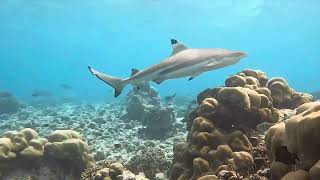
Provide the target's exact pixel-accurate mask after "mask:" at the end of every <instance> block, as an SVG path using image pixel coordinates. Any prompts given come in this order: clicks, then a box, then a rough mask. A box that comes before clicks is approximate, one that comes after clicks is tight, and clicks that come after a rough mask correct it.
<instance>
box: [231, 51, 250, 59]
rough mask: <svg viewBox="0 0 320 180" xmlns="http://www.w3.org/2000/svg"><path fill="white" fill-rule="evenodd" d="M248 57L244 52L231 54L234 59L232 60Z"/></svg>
mask: <svg viewBox="0 0 320 180" xmlns="http://www.w3.org/2000/svg"><path fill="white" fill-rule="evenodd" d="M247 56H248V54H247V53H245V52H239V51H238V52H233V53H232V57H234V58H239V59H241V58H244V57H247Z"/></svg>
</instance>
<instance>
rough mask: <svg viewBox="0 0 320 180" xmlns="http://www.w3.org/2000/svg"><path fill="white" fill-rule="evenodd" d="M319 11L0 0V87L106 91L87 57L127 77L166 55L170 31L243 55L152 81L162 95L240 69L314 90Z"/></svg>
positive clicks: (25, 95)
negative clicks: (186, 75)
mask: <svg viewBox="0 0 320 180" xmlns="http://www.w3.org/2000/svg"><path fill="white" fill-rule="evenodd" d="M319 18H320V1H317V0H277V1H276V0H268V1H267V0H241V1H240V0H223V1H222V0H199V1H195V0H173V1H164V0H90V1H85V0H68V1H61V0H0V62H1V64H0V90H9V91H10V92H12V93H13V94H15V95H16V96H17V97H19V98H21V99H30V98H31V93H32V91H33V90H34V89H46V90H49V91H51V92H53V93H55V94H60V95H61V94H62V95H63V94H64V93H66V92H65V91H63V90H62V89H61V88H60V87H59V85H60V84H61V83H65V84H69V85H70V86H72V87H73V90H72V92H67V93H70V94H71V95H72V96H74V97H76V98H78V99H83V100H92V101H99V100H105V99H110V100H112V99H113V89H112V88H111V87H109V86H106V85H105V84H103V83H101V82H100V81H99V80H97V79H96V78H95V77H93V76H92V75H91V74H90V73H89V71H88V69H87V66H88V65H91V66H93V67H95V68H96V69H98V70H100V71H102V72H105V73H107V74H110V75H113V76H118V77H127V76H129V75H130V73H131V68H137V69H144V68H147V67H149V66H150V65H153V64H156V63H158V62H160V61H161V60H162V59H164V58H166V57H168V56H169V54H170V53H171V45H170V39H171V38H176V39H178V40H180V41H181V42H183V43H185V44H186V45H187V46H189V47H194V48H211V47H212V48H216V47H219V48H226V49H234V50H241V51H245V52H247V53H248V54H249V56H248V57H247V58H245V59H243V60H242V61H241V62H240V63H238V64H236V65H234V66H231V67H227V68H224V69H219V70H216V71H212V72H208V73H205V74H203V75H201V76H199V77H197V78H196V79H194V80H193V81H190V82H189V81H187V79H179V80H170V81H166V82H165V83H163V84H161V85H155V86H156V88H157V89H159V91H160V94H161V95H167V94H173V93H178V94H180V95H188V96H195V95H196V94H197V93H198V92H200V91H201V90H203V89H204V88H207V87H214V86H217V85H222V84H223V83H224V80H225V79H226V77H228V76H229V75H231V74H235V73H237V72H239V71H241V70H242V69H246V68H252V69H260V70H263V71H265V72H266V73H267V74H268V76H269V77H274V76H283V77H285V78H286V79H287V80H288V81H289V83H290V85H291V86H292V87H294V88H295V89H297V90H298V91H304V92H312V91H316V90H319V89H320V84H319V67H320V61H319V55H320V51H319V48H320V33H319V32H320V31H319V30H320V21H319V20H318V19H319ZM124 94H125V93H124ZM122 97H125V95H122Z"/></svg>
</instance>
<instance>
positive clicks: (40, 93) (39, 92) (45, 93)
mask: <svg viewBox="0 0 320 180" xmlns="http://www.w3.org/2000/svg"><path fill="white" fill-rule="evenodd" d="M31 96H32V97H34V98H38V97H50V96H51V93H50V92H49V91H46V90H34V91H33V92H32V94H31Z"/></svg>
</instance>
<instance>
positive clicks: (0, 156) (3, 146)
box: [0, 138, 16, 161]
mask: <svg viewBox="0 0 320 180" xmlns="http://www.w3.org/2000/svg"><path fill="white" fill-rule="evenodd" d="M11 149H12V143H11V139H9V138H0V161H1V160H7V159H13V158H15V157H16V153H14V152H12V151H11Z"/></svg>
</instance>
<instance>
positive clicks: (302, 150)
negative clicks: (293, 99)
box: [265, 102, 320, 180]
mask: <svg viewBox="0 0 320 180" xmlns="http://www.w3.org/2000/svg"><path fill="white" fill-rule="evenodd" d="M319 129H320V102H311V103H305V104H303V105H301V106H300V107H298V109H297V111H296V114H295V115H294V116H293V117H291V118H290V119H288V120H287V122H282V123H279V124H276V125H274V126H272V127H271V128H270V129H269V130H268V132H267V133H266V136H265V140H266V144H267V149H268V152H269V156H270V159H271V160H272V161H273V162H272V164H273V166H275V164H278V165H277V166H279V165H281V167H282V168H279V167H280V166H279V167H277V168H272V166H271V171H272V174H273V176H275V177H277V178H276V179H281V178H282V179H290V178H291V179H293V177H296V178H298V177H301V179H310V178H311V179H312V180H315V179H319V178H320V168H319V167H320V166H319V164H320V163H319V160H320V154H319V152H320V142H319V138H320V130H319ZM294 164H295V166H296V168H298V171H296V172H293V170H294V167H293V165H294ZM272 169H274V170H272ZM281 169H286V170H283V171H282V173H280V171H281ZM302 170H307V171H306V172H304V171H302ZM308 171H309V172H308ZM284 172H285V173H284ZM309 176H310V177H309Z"/></svg>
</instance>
